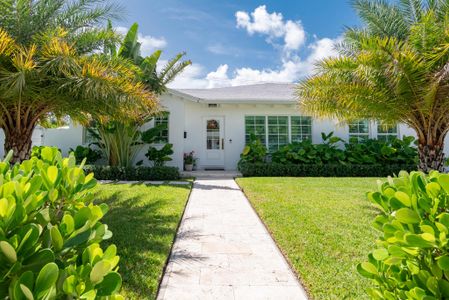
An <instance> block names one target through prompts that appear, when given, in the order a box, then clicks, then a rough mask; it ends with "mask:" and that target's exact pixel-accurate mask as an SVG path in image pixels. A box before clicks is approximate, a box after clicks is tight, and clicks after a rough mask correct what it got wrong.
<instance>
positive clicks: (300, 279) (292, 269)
mask: <svg viewBox="0 0 449 300" xmlns="http://www.w3.org/2000/svg"><path fill="white" fill-rule="evenodd" d="M234 181H235V183H236V184H237V185H238V186H239V188H240V190H241V191H242V193H243V195H244V196H245V198H246V201H248V204H249V205H250V206H251V208H252V209H253V211H254V213H255V214H256V215H257V217H258V218H259V220H260V222H261V223H262V224H263V226H264V227H265V230H266V231H267V232H268V234H269V235H270V236H271V239H272V240H273V242H274V244H275V245H276V248H277V249H278V251H279V253H280V254H281V255H282V256H283V257H284V260H285V262H286V263H287V264H288V266H289V268H290V271H291V272H292V273H293V275H294V276H295V277H296V278H297V279H298V281H299V284H300V286H301V288H302V290H303V291H304V293H305V294H306V295H307V298H309V299H311V298H310V293H309V290H308V289H307V286H306V285H305V284H304V280H303V279H302V278H301V276H300V274H299V273H298V272H296V270H295V268H293V264H292V263H291V262H290V259H288V256H287V254H286V253H285V252H284V251H282V249H281V247H280V246H279V244H278V243H277V241H276V238H275V237H274V234H273V232H271V230H270V228H269V227H268V225H267V224H266V223H265V221H264V220H263V219H262V218H261V217H260V215H259V213H258V212H257V210H256V208H255V207H254V205H253V204H252V203H251V201H249V198H248V196H247V195H246V193H245V189H244V188H242V187H241V186H240V185H239V184H238V182H237V181H236V180H235V179H234Z"/></svg>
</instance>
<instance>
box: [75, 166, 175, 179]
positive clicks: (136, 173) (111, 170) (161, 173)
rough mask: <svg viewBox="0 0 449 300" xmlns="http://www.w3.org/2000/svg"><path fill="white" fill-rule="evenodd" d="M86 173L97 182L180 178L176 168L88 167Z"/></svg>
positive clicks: (85, 168)
mask: <svg viewBox="0 0 449 300" xmlns="http://www.w3.org/2000/svg"><path fill="white" fill-rule="evenodd" d="M84 170H85V172H86V173H94V174H95V178H96V179H98V180H137V181H148V180H177V179H179V178H180V174H179V170H178V168H176V167H167V166H161V167H145V166H137V167H113V166H100V165H89V166H85V167H84Z"/></svg>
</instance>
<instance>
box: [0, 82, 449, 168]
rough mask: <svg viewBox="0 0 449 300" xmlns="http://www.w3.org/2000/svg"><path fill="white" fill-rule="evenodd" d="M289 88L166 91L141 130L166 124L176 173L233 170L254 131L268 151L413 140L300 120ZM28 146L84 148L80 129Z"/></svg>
mask: <svg viewBox="0 0 449 300" xmlns="http://www.w3.org/2000/svg"><path fill="white" fill-rule="evenodd" d="M294 86H295V85H294V84H279V83H266V84H257V85H245V86H236V87H224V88H214V89H190V90H173V89H170V90H169V91H168V92H167V93H165V94H164V95H162V96H161V98H160V103H161V105H162V106H163V109H164V110H165V111H166V112H167V113H168V114H167V115H166V117H158V118H156V119H155V120H153V121H151V122H150V123H148V124H146V125H145V127H150V126H153V124H154V122H157V123H159V122H166V123H168V130H167V131H166V132H164V134H163V136H162V139H163V140H165V141H167V142H169V143H172V144H173V150H174V154H173V160H172V161H170V162H168V163H167V165H172V166H177V167H179V168H180V169H182V168H183V155H184V153H187V152H191V151H194V152H195V156H196V157H197V158H198V161H197V168H198V169H226V170H234V169H236V167H237V162H238V160H239V157H240V153H241V152H242V149H243V148H244V146H245V142H246V140H247V139H248V138H249V134H250V132H255V133H256V135H257V136H258V137H259V138H260V139H261V140H262V141H263V142H264V143H265V144H266V145H267V147H268V148H269V149H270V150H271V151H272V150H276V149H278V148H279V147H281V146H282V145H285V144H287V143H290V142H294V141H300V140H302V139H305V138H309V139H312V142H313V143H320V142H322V140H321V132H325V133H328V132H331V131H333V132H334V134H335V135H336V136H339V137H341V138H343V139H344V140H348V139H349V138H350V137H369V138H379V139H387V138H389V137H393V136H394V137H402V136H404V135H414V131H413V130H412V129H410V128H408V127H407V126H405V125H403V124H400V125H397V126H387V125H385V124H381V123H379V122H373V121H366V120H360V121H358V122H355V123H353V124H345V123H341V122H339V121H337V120H330V119H324V120H323V119H315V118H311V117H309V116H306V115H303V114H301V112H300V111H299V109H298V107H297V104H296V102H295V100H294ZM33 142H34V144H35V145H52V146H57V147H59V148H60V149H61V150H62V151H63V152H64V153H65V154H66V153H67V152H68V151H69V149H70V148H75V147H76V146H77V145H80V144H87V143H88V141H87V140H86V134H85V130H84V128H82V127H81V126H67V127H63V128H57V129H41V128H38V129H37V130H36V131H35V133H34V136H33ZM447 143H448V141H446V144H447ZM2 148H3V147H2ZM448 148H449V147H448V145H446V149H448ZM1 151H3V149H2V150H1ZM145 153H146V149H142V151H140V153H139V155H138V157H137V160H136V161H139V160H143V161H144V162H148V160H147V159H146V157H145V156H144V154H145Z"/></svg>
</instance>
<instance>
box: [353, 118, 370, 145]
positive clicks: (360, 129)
mask: <svg viewBox="0 0 449 300" xmlns="http://www.w3.org/2000/svg"><path fill="white" fill-rule="evenodd" d="M349 139H350V140H351V139H356V140H357V141H363V140H367V139H369V121H368V120H356V121H353V122H351V123H349Z"/></svg>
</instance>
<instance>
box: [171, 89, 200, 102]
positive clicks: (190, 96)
mask: <svg viewBox="0 0 449 300" xmlns="http://www.w3.org/2000/svg"><path fill="white" fill-rule="evenodd" d="M167 93H168V94H171V95H174V96H178V97H180V98H181V99H187V100H190V101H193V102H204V99H202V98H198V97H194V96H192V95H189V94H186V93H183V92H180V91H178V90H175V89H170V88H168V89H167Z"/></svg>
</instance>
